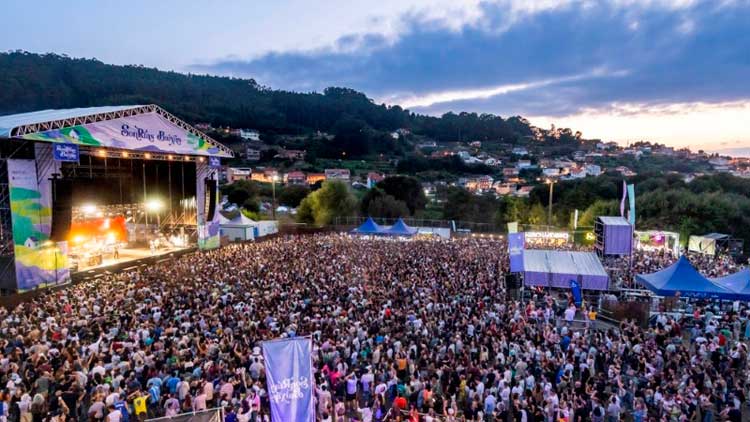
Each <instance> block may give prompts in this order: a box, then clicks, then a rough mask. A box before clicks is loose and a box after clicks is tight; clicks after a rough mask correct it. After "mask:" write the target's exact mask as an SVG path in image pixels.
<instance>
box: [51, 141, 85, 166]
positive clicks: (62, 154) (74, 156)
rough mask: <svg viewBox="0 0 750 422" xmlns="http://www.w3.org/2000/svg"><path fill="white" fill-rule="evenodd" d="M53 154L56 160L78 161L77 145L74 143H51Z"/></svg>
mask: <svg viewBox="0 0 750 422" xmlns="http://www.w3.org/2000/svg"><path fill="white" fill-rule="evenodd" d="M52 151H53V154H54V157H55V160H57V161H72V162H76V163H77V162H78V158H79V154H78V145H76V144H53V149H52Z"/></svg>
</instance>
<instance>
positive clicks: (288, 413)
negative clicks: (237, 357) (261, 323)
mask: <svg viewBox="0 0 750 422" xmlns="http://www.w3.org/2000/svg"><path fill="white" fill-rule="evenodd" d="M262 345H263V358H264V359H265V361H266V383H267V387H268V398H269V400H270V402H271V421H272V422H287V421H295V422H303V421H309V422H314V421H315V412H314V410H313V373H312V339H311V338H309V337H295V338H290V339H282V340H272V341H264V342H263V343H262Z"/></svg>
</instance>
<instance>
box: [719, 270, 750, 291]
mask: <svg viewBox="0 0 750 422" xmlns="http://www.w3.org/2000/svg"><path fill="white" fill-rule="evenodd" d="M711 281H713V282H714V283H716V284H718V285H719V286H722V287H726V288H727V289H729V290H731V291H733V292H735V293H740V294H745V295H748V297H749V298H750V268H745V269H743V270H740V271H738V272H736V273H734V274H729V275H727V276H724V277H718V278H712V279H711Z"/></svg>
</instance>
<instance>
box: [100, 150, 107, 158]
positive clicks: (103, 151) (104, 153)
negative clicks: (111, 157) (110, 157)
mask: <svg viewBox="0 0 750 422" xmlns="http://www.w3.org/2000/svg"><path fill="white" fill-rule="evenodd" d="M98 153H99V156H100V157H104V156H106V155H107V151H105V150H103V149H100V150H99V151H98Z"/></svg>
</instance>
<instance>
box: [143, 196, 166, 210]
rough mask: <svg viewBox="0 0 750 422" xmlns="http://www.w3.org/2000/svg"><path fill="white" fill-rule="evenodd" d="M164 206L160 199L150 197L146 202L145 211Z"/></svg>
mask: <svg viewBox="0 0 750 422" xmlns="http://www.w3.org/2000/svg"><path fill="white" fill-rule="evenodd" d="M162 208H164V203H163V202H162V201H161V200H160V199H151V200H149V201H147V202H146V211H154V212H155V211H159V210H161V209H162Z"/></svg>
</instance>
